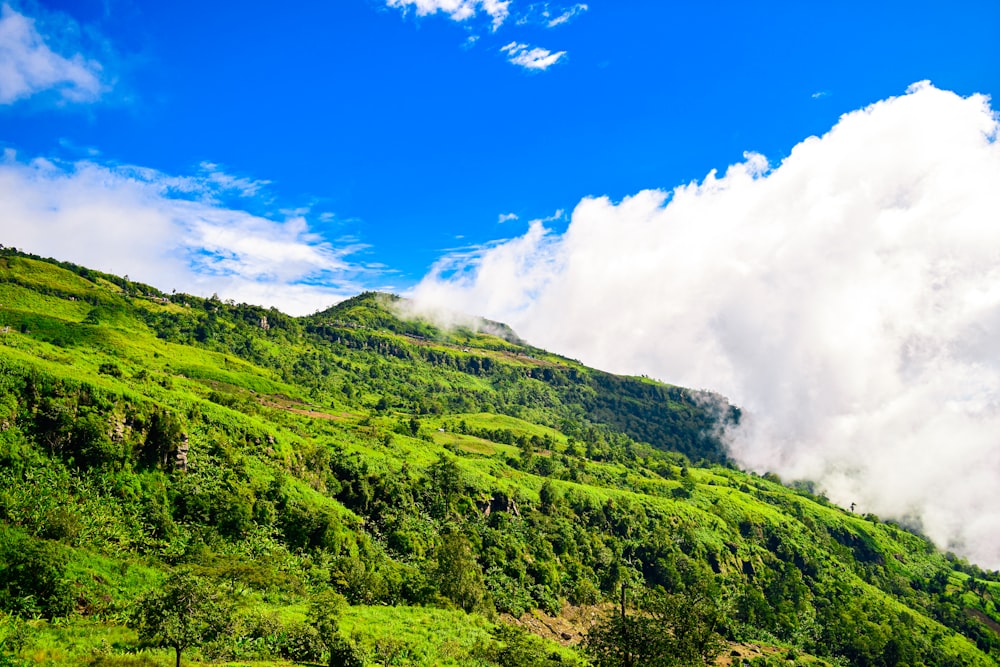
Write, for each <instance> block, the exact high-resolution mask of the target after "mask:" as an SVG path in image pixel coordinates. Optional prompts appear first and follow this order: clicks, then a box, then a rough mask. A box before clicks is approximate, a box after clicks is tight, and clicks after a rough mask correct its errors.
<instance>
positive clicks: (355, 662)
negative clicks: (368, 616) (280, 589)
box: [309, 591, 363, 667]
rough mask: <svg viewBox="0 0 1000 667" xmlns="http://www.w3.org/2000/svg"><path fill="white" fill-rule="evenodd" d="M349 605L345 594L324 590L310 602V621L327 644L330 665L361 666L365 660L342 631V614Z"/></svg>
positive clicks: (331, 666)
mask: <svg viewBox="0 0 1000 667" xmlns="http://www.w3.org/2000/svg"><path fill="white" fill-rule="evenodd" d="M345 607H347V601H346V600H345V599H344V596H343V595H340V594H339V593H334V592H333V591H324V592H322V593H319V594H318V595H316V596H315V597H314V598H313V599H312V600H311V601H310V603H309V622H310V624H311V625H312V626H313V627H314V628H316V630H317V632H319V638H320V641H321V642H323V645H324V646H326V650H327V654H328V656H329V663H328V664H329V666H330V667H361V665H362V664H363V661H362V659H361V656H360V654H359V652H358V649H357V647H356V646H354V643H353V642H352V641H350V640H349V639H347V638H345V637H344V636H343V635H342V634H341V633H340V616H341V614H343V612H344V608H345Z"/></svg>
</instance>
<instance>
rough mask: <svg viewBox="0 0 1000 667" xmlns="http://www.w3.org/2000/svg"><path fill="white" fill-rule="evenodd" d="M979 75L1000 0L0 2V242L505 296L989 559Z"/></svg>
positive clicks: (991, 86)
mask: <svg viewBox="0 0 1000 667" xmlns="http://www.w3.org/2000/svg"><path fill="white" fill-rule="evenodd" d="M998 94H1000V3H998V2H996V0H983V1H980V2H970V1H962V0H958V1H952V2H913V1H908V2H895V1H888V2H854V1H840V2H836V3H815V2H794V3H792V2H758V3H747V2H716V3H692V2H686V3H672V2H662V1H660V0H657V1H648V2H646V1H629V2H625V1H617V2H610V1H607V0H592V1H588V2H587V3H586V4H583V3H571V2H548V3H545V2H529V1H528V0H335V1H334V2H325V3H318V2H315V3H312V2H310V3H294V2H287V3H280V4H279V3H263V2H253V1H244V2H240V3H231V4H229V3H226V4H224V3H206V2H198V3H194V2H186V1H184V0H179V1H176V2H170V3H163V2H160V3H153V2H144V3H139V2H133V1H131V0H79V1H77V2H38V1H37V0H6V1H5V0H0V151H2V153H0V243H3V244H4V245H8V246H10V245H13V246H17V247H20V248H23V249H26V250H29V251H32V252H35V253H38V254H42V255H50V256H55V257H59V258H61V259H64V260H69V261H75V262H78V263H81V264H85V265H88V266H91V267H95V268H100V269H103V270H107V271H113V272H116V273H119V274H128V275H129V276H130V277H131V278H133V279H137V280H142V281H145V282H148V283H151V284H154V285H156V286H158V287H160V288H161V289H164V290H168V291H169V290H171V289H177V290H179V291H186V292H194V293H198V294H203V295H206V296H207V295H209V294H212V293H218V294H219V295H220V296H221V297H222V298H226V299H230V298H231V299H234V300H237V301H247V302H251V303H262V304H265V305H274V306H277V307H279V308H281V309H282V310H284V311H286V312H290V313H294V314H304V313H310V312H313V311H315V310H317V309H320V308H323V307H326V306H328V305H330V304H331V303H333V302H334V301H336V300H338V299H341V298H343V297H345V296H349V295H351V294H354V293H357V292H358V291H360V290H363V289H386V290H392V291H396V292H402V293H405V294H408V295H411V296H413V297H414V304H415V307H416V308H418V309H419V310H420V311H421V312H423V313H424V314H430V315H431V316H434V315H436V314H440V313H442V312H444V311H458V312H465V313H472V314H482V315H486V316H488V317H491V318H493V319H497V320H501V321H505V322H508V323H510V324H511V325H513V326H514V328H515V330H517V331H518V332H519V333H520V334H521V335H522V336H524V337H525V338H527V339H528V340H530V341H531V342H532V343H535V344H537V345H539V346H541V347H545V348H548V349H551V350H554V351H557V352H560V353H563V354H567V355H570V356H573V357H576V358H579V359H581V360H583V361H585V362H587V363H589V364H590V365H593V366H597V367H601V368H605V369H608V370H613V371H617V372H625V373H632V374H640V373H641V374H646V375H650V376H653V377H657V378H662V379H664V380H667V381H669V382H674V383H677V384H681V385H685V386H691V387H704V388H709V389H712V390H715V391H718V392H720V393H722V394H723V395H725V396H727V397H729V399H730V400H732V401H733V402H735V403H737V404H739V405H740V406H741V407H742V408H743V409H744V415H746V418H745V419H744V423H743V426H742V427H741V429H740V430H739V431H738V432H734V433H730V434H727V435H729V436H730V450H731V454H732V455H733V457H734V458H735V459H736V460H738V461H740V462H741V463H742V464H743V465H744V466H746V467H748V468H752V469H754V470H760V471H764V470H772V471H775V472H778V473H779V474H780V475H782V477H783V478H786V479H801V478H806V479H812V480H815V481H816V482H818V484H819V485H820V488H822V489H824V490H825V491H826V492H827V493H828V495H829V496H830V497H831V498H832V499H834V500H835V501H837V502H840V503H842V504H844V505H850V504H853V503H856V504H857V507H858V508H859V511H873V512H875V513H877V514H879V515H880V516H884V517H894V518H897V519H900V520H905V521H907V522H909V523H910V524H916V525H918V526H919V527H920V528H921V529H922V530H923V531H924V533H925V534H927V535H929V536H931V537H932V538H933V539H934V540H936V541H937V542H938V544H940V545H942V546H944V547H946V548H949V549H951V550H953V551H955V552H957V553H961V554H964V555H967V556H969V557H970V558H972V559H973V560H975V561H976V562H978V563H980V564H983V565H986V566H989V567H992V568H996V567H1000V507H998V505H997V503H996V501H995V500H996V499H995V495H996V489H997V488H998V485H1000V454H998V452H1000V442H998V440H997V434H998V433H1000V224H998V220H1000V218H998V211H1000V141H998V140H997V139H998V137H1000V121H998V115H997V112H996V109H997V108H998V105H997V103H996V102H995V101H994V100H995V99H996V97H997V95H998ZM449 317H452V316H451V315H449Z"/></svg>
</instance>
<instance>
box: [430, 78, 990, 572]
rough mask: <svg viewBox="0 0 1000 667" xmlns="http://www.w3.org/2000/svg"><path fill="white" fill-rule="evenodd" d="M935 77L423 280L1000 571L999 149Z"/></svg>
mask: <svg viewBox="0 0 1000 667" xmlns="http://www.w3.org/2000/svg"><path fill="white" fill-rule="evenodd" d="M997 135H998V121H997V116H996V114H995V113H994V112H993V111H992V110H991V109H990V106H989V100H988V99H987V98H986V97H984V96H980V95H973V96H971V97H967V98H962V97H959V96H958V95H955V94H953V93H951V92H947V91H942V90H939V89H936V88H934V87H933V86H931V85H929V84H927V83H921V84H918V85H915V86H913V87H911V88H910V89H909V90H908V91H907V94H906V95H903V96H901V97H898V98H892V99H888V100H885V101H882V102H879V103H877V104H874V105H872V106H870V107H868V108H866V109H862V110H859V111H855V112H853V113H849V114H846V115H845V116H843V117H842V118H841V119H840V121H839V122H838V123H837V125H836V126H835V127H834V128H833V129H832V130H831V131H830V132H828V133H827V134H826V135H824V136H823V137H810V138H808V139H806V140H804V141H803V142H801V143H800V144H799V145H797V146H796V147H795V148H794V149H793V150H792V152H791V154H790V155H789V156H788V157H787V158H786V159H785V160H784V161H783V162H782V163H781V164H780V165H777V166H776V167H775V168H774V169H773V170H769V169H768V164H767V162H766V160H765V159H764V158H763V157H762V156H760V155H753V154H748V155H747V157H746V161H745V162H743V163H741V164H737V165H734V166H732V167H730V168H729V169H728V170H727V171H726V173H725V175H723V176H719V175H718V174H716V173H715V172H714V171H713V172H712V173H710V174H709V175H708V176H707V177H706V178H705V179H704V181H702V182H701V183H691V184H689V185H685V186H681V187H678V188H675V189H674V190H673V191H671V192H664V191H643V192H640V193H638V194H636V195H635V196H632V197H628V198H626V199H624V200H622V201H621V202H619V203H617V204H616V203H613V202H611V201H609V200H608V199H607V198H588V199H584V200H583V201H581V202H580V203H579V205H578V206H577V207H576V209H575V210H574V212H573V214H572V219H571V222H570V225H569V227H568V229H567V230H566V231H565V233H563V234H556V233H554V232H552V231H550V230H548V229H546V228H545V226H544V223H542V222H535V223H533V224H532V225H531V226H530V228H529V230H528V231H527V233H525V234H524V235H523V236H521V237H519V238H515V239H512V240H510V241H507V242H503V243H500V244H497V245H494V246H492V247H487V248H485V249H483V250H482V251H480V252H478V253H477V254H475V255H474V256H472V257H469V256H465V257H461V256H455V257H446V258H444V259H443V260H442V261H441V262H440V263H439V265H438V266H437V267H435V269H434V271H432V273H431V274H430V275H429V276H428V277H427V278H425V280H424V281H423V282H422V283H421V284H420V285H419V286H418V287H417V288H416V290H415V295H416V296H417V298H418V299H419V300H420V303H421V304H423V305H425V306H426V307H429V308H431V307H433V308H449V309H453V310H465V311H467V312H471V313H476V314H482V315H485V316H486V317H490V318H493V319H498V320H502V321H506V322H508V323H510V324H511V325H513V326H514V328H515V330H517V331H518V332H519V333H520V334H521V335H523V336H525V337H526V338H528V340H530V341H531V342H532V343H534V344H538V345H542V346H544V347H547V348H549V349H553V350H557V351H559V352H561V353H564V354H568V355H570V356H574V357H578V358H581V359H583V360H585V361H586V362H588V363H591V364H593V365H596V366H599V367H603V368H607V369H610V370H615V371H620V372H629V373H646V374H650V375H653V376H656V377H661V378H663V379H665V380H667V381H670V382H676V383H680V384H685V385H688V386H692V387H707V388H712V389H716V390H719V391H721V392H723V393H725V394H726V395H728V396H729V397H730V398H731V399H732V400H734V401H735V402H736V403H738V404H740V405H742V406H743V407H744V408H745V409H746V415H747V418H746V420H745V423H744V427H743V428H741V429H740V430H739V431H738V432H737V433H734V434H733V438H732V453H733V454H734V455H735V456H736V457H737V458H738V460H740V461H741V462H742V463H743V464H744V465H746V466H748V467H751V468H753V469H756V470H773V471H775V472H778V473H779V474H781V475H782V476H783V477H785V478H786V479H792V478H807V479H813V480H816V481H818V482H819V483H820V484H821V485H822V487H823V488H825V489H826V490H827V492H828V493H829V494H830V495H831V497H832V498H833V499H834V500H836V501H838V502H840V503H842V504H845V505H846V504H850V503H851V502H856V503H858V507H859V510H860V511H872V512H875V513H877V514H879V515H881V516H883V517H895V518H897V519H903V520H909V521H914V522H919V524H920V525H921V526H922V529H923V530H924V531H925V532H926V533H927V534H928V535H929V536H930V537H932V538H933V539H934V540H936V541H937V542H938V544H940V545H941V546H943V547H945V548H949V549H952V550H955V551H957V552H960V553H963V554H965V555H967V556H969V557H970V558H972V559H974V560H975V561H977V562H979V563H981V564H983V565H985V566H987V567H991V568H996V567H1000V505H998V504H997V502H996V489H997V488H1000V219H998V217H997V211H1000V188H998V187H997V183H1000V142H998V141H997V138H998V136H997Z"/></svg>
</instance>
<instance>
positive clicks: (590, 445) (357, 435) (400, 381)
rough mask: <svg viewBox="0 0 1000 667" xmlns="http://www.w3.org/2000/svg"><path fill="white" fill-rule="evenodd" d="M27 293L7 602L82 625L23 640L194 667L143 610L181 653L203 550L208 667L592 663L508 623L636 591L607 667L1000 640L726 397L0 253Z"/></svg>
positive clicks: (96, 657) (975, 647)
mask: <svg viewBox="0 0 1000 667" xmlns="http://www.w3.org/2000/svg"><path fill="white" fill-rule="evenodd" d="M0 300H2V301H3V304H4V308H3V309H2V310H0V326H3V327H10V329H9V330H8V331H7V333H5V334H2V335H0V348H2V350H0V557H2V558H0V610H3V611H4V612H5V613H7V614H10V613H16V614H18V615H20V616H23V617H30V618H39V619H41V618H51V619H53V621H52V624H51V625H46V626H45V628H46V630H45V632H38V633H31V636H30V637H27V639H26V640H25V642H26V644H25V647H24V650H23V651H22V655H28V654H29V652H30V651H35V652H41V653H44V654H45V655H49V654H48V653H45V652H46V651H54V652H59V651H62V652H63V653H59V657H53V658H52V660H53V661H55V662H59V661H62V662H63V663H65V664H90V663H91V662H93V663H94V664H126V663H128V664H139V663H143V662H144V661H145V662H146V663H147V664H157V663H165V662H166V661H167V659H168V656H167V654H166V651H160V652H157V650H154V649H151V648H149V647H148V646H147V647H146V648H145V649H144V650H146V653H144V654H141V656H140V655H130V656H126V655H125V654H128V653H129V652H135V651H139V650H141V649H143V646H146V644H143V643H142V642H140V641H139V639H138V637H139V634H138V629H139V628H140V627H146V628H147V630H144V631H143V634H142V636H143V638H144V639H143V641H148V642H153V643H156V644H159V643H161V642H162V641H165V640H164V637H165V635H163V634H157V633H154V632H152V631H151V630H149V628H151V627H153V623H152V620H151V619H153V620H155V619H166V618H167V609H168V607H167V606H165V605H166V603H164V602H163V597H162V596H163V595H165V592H166V591H167V590H168V587H165V586H162V585H161V584H160V582H161V580H162V579H163V578H164V573H167V572H171V571H175V570H176V569H178V568H181V569H184V570H186V571H189V572H190V573H194V574H197V577H194V578H193V579H191V581H193V582H195V583H194V584H192V587H191V588H190V591H193V593H191V594H192V595H194V594H195V593H197V595H196V596H195V597H196V598H197V599H201V600H204V599H208V600H214V602H213V603H212V604H211V605H208V604H207V603H206V605H207V606H209V607H211V608H213V609H225V610H227V611H226V616H227V618H226V619H225V620H226V622H225V623H224V624H223V625H225V627H226V632H224V633H220V632H218V628H219V627H220V623H221V621H220V619H218V618H215V617H214V616H213V614H212V613H209V612H208V611H206V609H205V607H199V606H198V605H195V606H194V607H191V608H192V609H195V610H201V611H200V612H199V613H196V614H188V615H187V616H186V617H181V616H175V617H173V620H172V621H171V623H174V624H175V626H176V627H177V628H183V627H188V629H189V630H190V632H189V634H188V635H187V636H188V637H189V638H190V640H189V642H187V643H185V647H184V649H183V650H184V651H185V656H186V657H187V658H189V659H193V660H201V661H204V660H216V661H231V662H233V661H238V662H241V663H243V662H252V661H262V662H265V663H266V662H267V661H281V660H304V661H312V662H317V661H324V662H330V661H333V663H334V664H356V662H357V661H359V660H366V661H368V662H369V663H371V662H376V663H383V664H413V665H439V664H442V665H448V664H470V663H472V664H476V663H478V664H494V665H508V664H509V665H516V664H543V665H544V664H554V663H555V662H558V660H556V658H555V657H554V655H553V654H554V653H555V654H558V655H559V656H560V659H561V661H562V664H566V663H572V661H573V660H574V655H576V654H575V653H574V652H573V651H571V650H563V649H560V648H559V647H557V646H555V645H554V644H552V643H550V642H544V641H543V640H541V639H540V638H537V637H532V636H527V635H526V634H525V633H523V632H522V631H520V630H516V629H510V628H507V626H497V627H496V628H494V626H492V625H491V624H490V621H489V620H488V619H490V618H492V617H493V614H494V611H498V612H502V613H509V614H511V615H513V616H515V617H521V616H522V615H523V614H525V613H527V612H532V610H540V611H543V612H545V613H548V614H553V615H556V614H559V613H560V612H561V611H562V610H563V609H565V608H566V605H567V603H569V604H574V605H586V606H588V607H589V606H592V605H600V604H607V603H608V602H609V601H610V602H615V601H617V599H618V593H619V592H620V590H621V588H620V587H621V585H622V584H623V583H624V584H626V585H627V586H628V587H629V591H630V592H631V594H632V595H633V596H634V598H635V600H636V604H635V608H634V609H632V610H629V612H628V614H627V615H626V616H625V617H624V618H621V614H617V615H612V616H610V617H608V618H607V619H605V620H604V621H603V622H602V624H599V625H598V626H597V627H595V628H594V631H593V632H592V633H591V637H592V638H593V639H592V641H591V644H592V645H593V646H592V650H594V651H595V655H597V654H598V653H599V651H598V649H597V648H596V647H597V646H598V644H599V641H598V638H599V637H600V636H601V635H602V632H603V633H604V636H605V640H606V643H608V645H612V644H611V643H610V642H612V640H613V639H614V638H615V637H616V636H619V635H621V634H622V633H625V634H626V635H627V636H633V637H635V636H648V637H649V642H650V644H649V645H650V646H655V647H657V648H656V655H657V656H659V657H655V656H652V654H650V657H649V658H648V660H650V661H655V660H674V661H675V662H676V661H677V660H680V658H679V657H678V656H680V655H694V654H695V653H698V652H699V650H700V649H698V647H699V646H709V645H712V643H711V642H708V643H707V644H706V643H705V642H704V641H703V640H704V637H705V636H708V637H709V638H710V639H714V638H717V637H718V636H720V635H721V636H723V637H724V638H725V639H726V640H729V641H742V642H753V643H758V644H775V643H778V644H781V645H782V646H785V647H793V649H794V651H795V652H797V653H796V655H800V656H801V655H805V654H806V653H812V654H814V655H820V656H824V657H826V658H828V659H830V660H831V661H835V662H839V663H840V664H847V663H849V664H859V665H882V664H893V662H895V663H899V664H911V665H916V664H924V665H951V664H967V665H978V664H991V660H992V662H993V663H994V664H995V658H990V657H988V656H989V655H990V654H991V652H992V655H993V656H996V655H998V654H1000V638H998V636H997V634H996V633H995V632H994V630H993V629H991V628H994V627H996V626H995V625H993V624H995V623H997V622H1000V613H998V608H997V599H998V598H997V596H998V595H1000V581H998V577H997V575H996V573H992V572H985V571H983V570H981V569H979V568H977V567H975V566H973V565H970V564H968V563H965V562H964V561H961V559H958V558H955V557H953V556H951V557H948V556H945V555H943V554H940V553H938V552H936V551H935V550H934V549H933V547H932V545H930V543H929V542H928V541H927V540H926V539H925V538H923V537H921V536H920V535H918V534H914V533H912V532H908V531H907V530H904V529H902V528H901V527H900V526H897V525H892V524H885V523H880V522H879V521H878V520H877V518H875V517H871V516H869V517H858V516H854V515H852V514H850V513H848V512H845V511H842V510H840V509H838V508H836V507H833V506H831V505H830V503H829V502H827V501H826V500H825V499H824V498H822V497H821V496H816V495H815V494H814V493H813V491H814V489H812V488H811V487H810V486H809V485H807V484H799V485H797V486H796V487H795V488H786V487H784V486H782V485H781V480H780V479H778V478H777V477H775V476H772V475H767V476H765V477H763V478H762V477H758V476H756V475H752V474H748V473H744V472H741V471H738V470H735V469H733V468H732V467H729V466H727V465H726V461H725V454H724V451H723V450H722V448H721V444H720V442H719V441H718V439H717V436H716V434H717V433H718V432H719V429H718V426H719V425H721V424H724V423H726V422H733V421H736V420H738V419H739V412H738V411H737V410H735V409H734V408H732V407H730V406H728V405H727V404H725V402H724V401H722V400H721V399H719V398H718V397H714V396H711V395H706V394H701V393H698V392H692V391H689V390H686V389H682V388H679V387H671V386H667V385H663V384H660V383H657V382H653V381H651V380H648V379H646V378H623V377H618V376H613V375H609V374H605V373H601V372H599V371H595V370H593V369H588V368H586V367H584V366H582V365H580V364H579V363H577V362H574V361H571V360H568V359H564V358H561V357H558V356H556V355H552V354H549V353H546V352H544V351H542V350H538V349H535V348H531V347H529V346H527V345H525V344H524V343H523V342H522V341H519V340H518V339H517V337H516V336H515V335H514V334H513V332H511V331H509V329H505V328H503V327H500V326H497V325H496V324H495V323H485V322H481V323H479V324H478V327H479V328H478V330H473V328H472V327H471V325H470V327H465V328H458V329H454V330H443V329H440V328H437V327H435V326H434V325H432V324H431V323H429V322H426V321H421V320H412V319H406V318H404V317H401V316H400V312H401V310H400V309H401V308H402V307H403V305H402V302H401V301H400V300H398V299H396V298H393V297H388V296H385V295H375V294H365V295H361V296H359V297H356V298H354V299H349V300H348V301H345V302H343V303H341V304H338V305H337V306H334V307H333V308H331V309H328V310H327V311H324V312H322V313H317V314H316V315H313V316H311V317H307V318H292V317H288V316H286V315H283V314H282V313H280V312H278V311H277V310H274V309H264V308H260V307H257V306H251V305H246V304H234V303H226V302H222V301H220V300H219V299H217V298H211V299H202V298H199V297H195V296H191V295H183V294H177V295H170V296H169V297H168V296H167V295H164V294H162V293H160V292H158V291H156V290H154V289H153V288H151V287H148V286H142V285H139V284H137V283H134V282H131V281H129V280H127V279H125V278H118V277H115V276H109V275H107V274H100V273H98V272H94V271H89V270H87V269H85V268H82V267H76V266H73V265H68V264H62V263H58V262H54V261H45V260H40V259H39V258H33V257H29V256H25V255H24V254H22V253H18V252H16V251H12V250H10V249H0ZM712 462H715V464H712ZM36 573H38V574H37V575H36ZM170 581H171V582H173V583H171V586H174V584H176V583H177V582H176V581H175V580H174V579H170ZM188 583H191V582H190V581H189V582H188ZM177 585H179V584H177ZM661 588H662V590H660V589H661ZM170 590H173V589H170ZM332 591H335V592H336V593H333V592H332ZM698 591H710V592H711V594H710V595H707V596H701V597H699V596H698V595H697V593H698ZM178 595H179V593H178ZM338 595H339V596H343V597H338ZM138 600H141V601H142V605H140V606H139V607H136V605H137V601H138ZM320 600H323V602H322V603H320V602H319V601H320ZM345 600H346V606H345ZM310 601H312V604H311V605H310ZM722 601H724V602H725V604H722ZM192 604H194V603H192ZM157 605H159V606H157ZM143 606H144V607H145V608H147V609H151V610H153V611H155V613H153V612H150V614H151V615H147V616H146V617H142V616H133V623H134V624H136V625H135V627H136V632H132V631H130V630H127V629H125V628H124V627H123V622H124V621H125V619H126V618H127V617H128V616H129V611H130V610H131V609H133V608H135V609H137V611H136V614H138V613H139V611H138V609H141V608H142V607H143ZM175 606H176V605H175ZM156 610H159V611H156ZM324 610H325V611H324ZM202 612H204V613H202ZM66 617H69V620H65V619H66ZM616 617H618V620H615V619H616ZM183 618H191V619H195V620H194V621H191V622H190V623H189V625H188V626H185V625H184V623H186V621H183ZM198 619H200V620H198ZM32 622H33V623H36V622H37V621H32ZM157 623H159V624H160V627H166V625H164V624H165V623H166V621H165V620H164V621H162V622H161V621H157ZM616 623H617V624H618V625H620V626H621V627H617V626H616V625H615V624H616ZM171 627H174V626H171ZM689 627H696V628H708V627H711V628H713V630H712V632H711V633H709V634H708V635H697V634H694V635H692V634H691V633H689V632H688V630H687V628H689ZM199 628H200V629H199ZM663 628H667V630H666V631H664V630H663ZM178 632H180V630H178ZM74 633H77V635H78V636H77V637H76V638H74ZM116 633H117V634H116ZM616 633H617V634H616ZM629 633H631V634H629ZM182 634H183V633H182ZM81 637H84V639H80V638H81ZM699 637H701V638H702V639H698V638H699ZM77 640H79V641H77ZM105 640H107V643H108V646H104V645H103V644H101V643H100V642H103V641H105ZM75 641H76V642H77V644H78V648H72V646H73V645H74V644H73V642H75ZM47 642H48V643H47ZM58 642H61V643H59V647H58V648H53V643H58ZM87 642H89V644H88V643H87ZM699 642H701V643H699ZM633 644H634V643H630V644H629V646H631V647H632V648H633V649H634V650H639V647H640V645H639V644H634V645H633ZM112 645H113V646H112ZM196 645H197V648H196ZM74 651H75V652H74ZM786 652H787V651H786V650H785V649H783V652H782V654H781V655H783V656H784V655H785V653H786ZM52 655H55V653H52ZM643 655H645V654H643ZM699 655H701V654H700V653H699ZM172 657H174V658H175V659H176V649H175V655H174V656H172ZM46 659H48V658H46ZM698 659H699V660H702V659H703V658H698ZM768 659H773V660H777V659H778V658H768ZM352 660H353V661H355V663H351V661H352ZM794 660H796V661H801V658H798V657H797V658H794ZM129 661H131V662H129ZM649 664H655V662H650V663H649Z"/></svg>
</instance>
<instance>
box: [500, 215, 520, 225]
mask: <svg viewBox="0 0 1000 667" xmlns="http://www.w3.org/2000/svg"><path fill="white" fill-rule="evenodd" d="M517 218H518V215H517V213H501V214H500V217H499V219H498V220H497V222H498V223H500V224H501V225H502V224H503V223H505V222H510V221H511V220H517Z"/></svg>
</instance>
